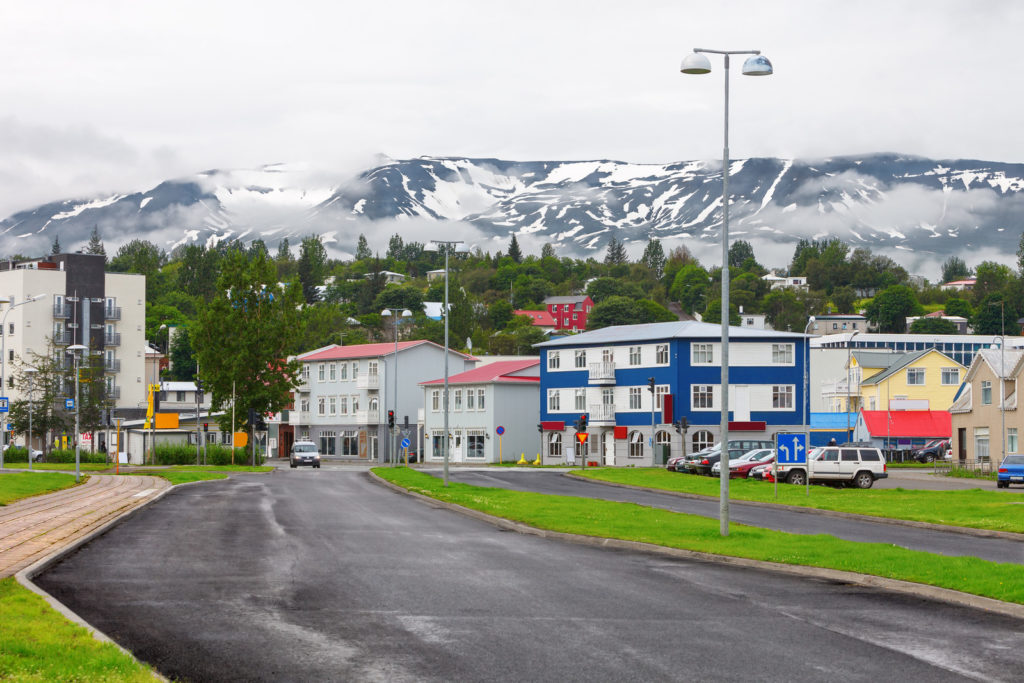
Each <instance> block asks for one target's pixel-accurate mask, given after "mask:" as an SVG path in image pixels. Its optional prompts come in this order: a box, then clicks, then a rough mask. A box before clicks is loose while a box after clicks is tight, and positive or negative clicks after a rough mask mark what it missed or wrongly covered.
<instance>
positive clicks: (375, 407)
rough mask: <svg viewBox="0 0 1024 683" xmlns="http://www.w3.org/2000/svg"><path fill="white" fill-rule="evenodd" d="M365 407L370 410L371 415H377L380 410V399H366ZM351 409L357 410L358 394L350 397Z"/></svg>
mask: <svg viewBox="0 0 1024 683" xmlns="http://www.w3.org/2000/svg"><path fill="white" fill-rule="evenodd" d="M366 408H367V410H369V411H370V414H371V415H377V413H378V411H379V410H380V401H379V400H377V399H376V398H371V399H370V400H369V401H367V406H366ZM352 410H359V397H358V396H353V397H352Z"/></svg>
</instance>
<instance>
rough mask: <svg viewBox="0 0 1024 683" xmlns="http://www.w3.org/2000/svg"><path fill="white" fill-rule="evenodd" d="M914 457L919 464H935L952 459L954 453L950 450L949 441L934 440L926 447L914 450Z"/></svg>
mask: <svg viewBox="0 0 1024 683" xmlns="http://www.w3.org/2000/svg"><path fill="white" fill-rule="evenodd" d="M947 453H948V454H949V455H948V456H947ZM912 455H913V457H914V460H916V461H918V462H935V461H936V460H942V459H944V458H946V457H949V458H952V457H953V451H952V450H951V449H950V444H949V439H932V440H931V441H929V442H928V443H926V444H925V445H924V446H921V447H920V448H918V449H916V450H914V452H913V453H912Z"/></svg>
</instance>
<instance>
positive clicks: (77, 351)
mask: <svg viewBox="0 0 1024 683" xmlns="http://www.w3.org/2000/svg"><path fill="white" fill-rule="evenodd" d="M87 350H88V347H87V346H84V345H82V344H72V345H71V346H69V347H68V353H69V354H71V355H72V356H74V358H75V482H78V481H79V479H81V476H82V473H81V454H80V452H79V451H80V449H81V444H79V442H78V435H79V429H80V424H79V416H80V415H81V412H82V405H81V402H80V401H79V395H78V374H79V360H80V359H81V357H82V352H83V351H87Z"/></svg>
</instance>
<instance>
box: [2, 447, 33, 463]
mask: <svg viewBox="0 0 1024 683" xmlns="http://www.w3.org/2000/svg"><path fill="white" fill-rule="evenodd" d="M4 462H5V463H9V462H24V463H27V462H28V450H27V449H25V448H22V447H21V446H11V447H10V448H8V449H7V450H6V451H4Z"/></svg>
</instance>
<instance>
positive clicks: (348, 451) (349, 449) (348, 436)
mask: <svg viewBox="0 0 1024 683" xmlns="http://www.w3.org/2000/svg"><path fill="white" fill-rule="evenodd" d="M341 455H359V436H358V435H357V434H356V432H355V430H346V431H344V432H342V433H341Z"/></svg>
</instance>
